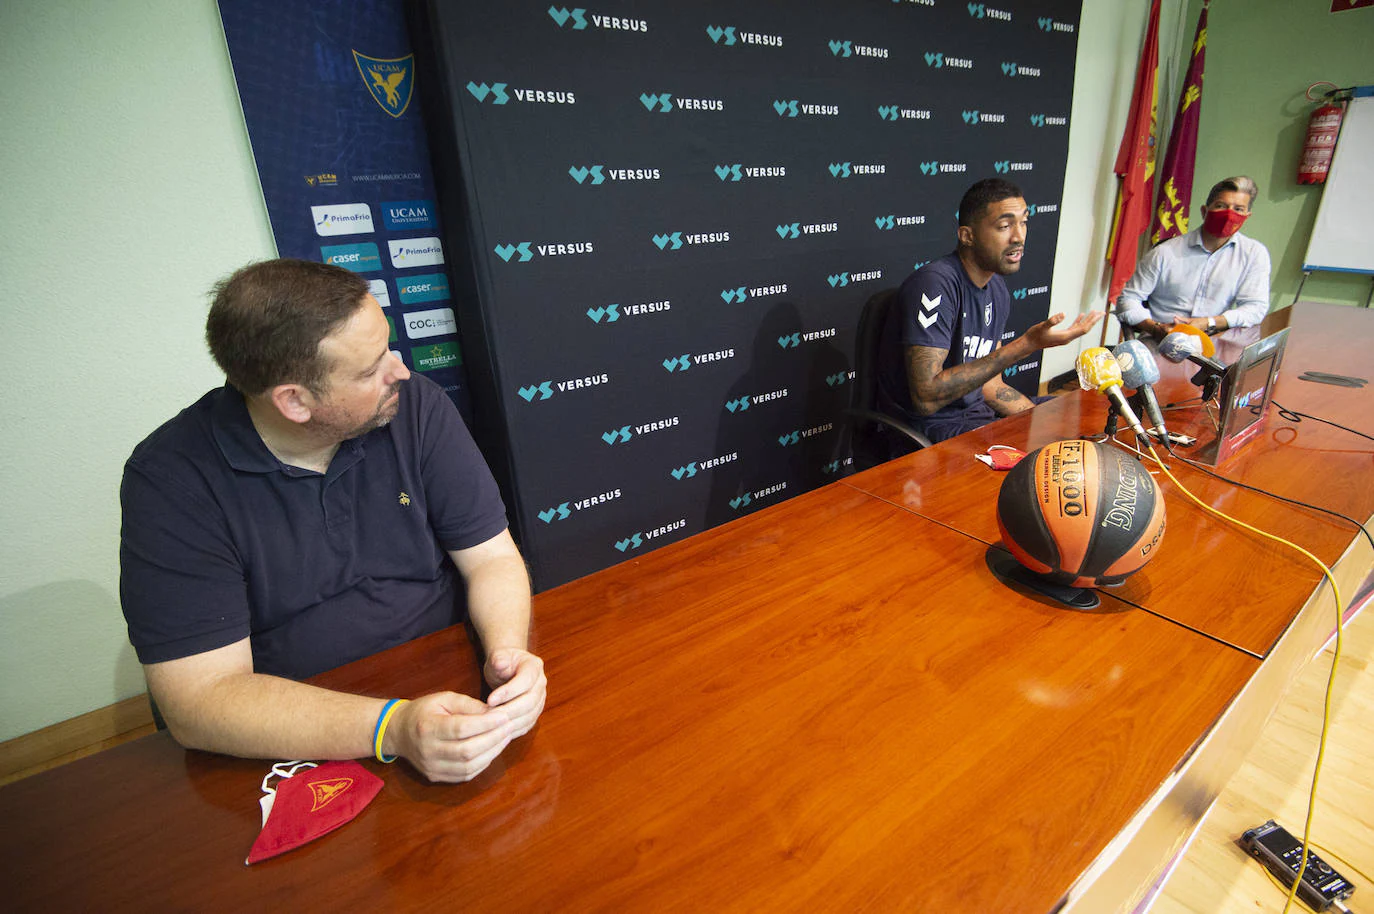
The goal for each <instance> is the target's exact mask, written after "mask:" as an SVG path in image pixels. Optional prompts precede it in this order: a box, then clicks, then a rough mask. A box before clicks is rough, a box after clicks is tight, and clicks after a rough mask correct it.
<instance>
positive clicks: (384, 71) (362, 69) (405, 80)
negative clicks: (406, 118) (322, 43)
mask: <svg viewBox="0 0 1374 914" xmlns="http://www.w3.org/2000/svg"><path fill="white" fill-rule="evenodd" d="M353 62H354V63H355V64H357V66H358V75H359V76H361V77H362V78H363V85H365V86H367V91H368V92H369V93H370V94H371V95H372V100H373V101H375V102H376V103H377V104H378V106H380V107H381V109H382V110H383V111H385V112H386V113H387V114H389V115H391V116H392V117H400V116H401V115H403V114H405V113H406V108H408V107H410V90H411V89H413V88H414V87H415V55H414V54H407V55H406V56H405V57H389V58H388V57H368V56H367V55H366V54H359V53H358V52H357V51H354V52H353Z"/></svg>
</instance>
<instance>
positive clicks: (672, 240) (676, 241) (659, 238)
mask: <svg viewBox="0 0 1374 914" xmlns="http://www.w3.org/2000/svg"><path fill="white" fill-rule="evenodd" d="M652 240H653V242H654V246H655V247H656V248H658V249H659V250H660V251H677V250H681V248H682V244H683V242H684V241H686V243H687V244H727V243H729V241H730V233H729V232H707V233H705V234H694V235H687V234H683V233H682V232H669V233H667V234H663V235H654V236H652Z"/></svg>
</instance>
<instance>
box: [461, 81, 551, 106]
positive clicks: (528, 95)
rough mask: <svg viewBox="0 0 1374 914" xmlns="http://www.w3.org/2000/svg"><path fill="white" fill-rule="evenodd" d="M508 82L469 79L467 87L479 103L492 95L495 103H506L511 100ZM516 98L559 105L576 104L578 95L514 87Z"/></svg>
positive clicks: (519, 100)
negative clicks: (489, 83)
mask: <svg viewBox="0 0 1374 914" xmlns="http://www.w3.org/2000/svg"><path fill="white" fill-rule="evenodd" d="M506 86H507V83H492V84H491V85H490V86H488V85H487V84H486V83H475V82H472V81H471V80H469V81H468V86H467V89H468V91H469V92H471V93H472V97H473V98H475V99H477V101H478V102H479V103H481V102H484V101H486V100H487V96H488V95H490V96H491V99H492V102H491V103H492V104H493V105H504V104H506V103H507V102H509V101H510V95H508V94H507V93H506ZM512 91H513V94H514V95H515V100H516V101H518V102H541V103H546V104H557V105H575V104H577V96H575V95H574V94H573V93H572V92H562V91H553V90H545V89H514V90H512Z"/></svg>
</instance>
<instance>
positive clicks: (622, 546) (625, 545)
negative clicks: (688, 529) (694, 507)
mask: <svg viewBox="0 0 1374 914" xmlns="http://www.w3.org/2000/svg"><path fill="white" fill-rule="evenodd" d="M685 526H687V519H686V518H679V519H677V520H675V521H673V522H672V523H671V524H664V525H663V526H661V527H655V528H654V529H653V530H650V531H649V532H648V533H645V534H644V535H643V536H641V535H640V534H638V533H635V534H632V535H630V536H628V537H626V538H625V539H623V540H616V542H615V544H614V545H615V548H616V549H617V551H620V552H625V551H626V550H628V549H638V548H639V547H640V546H642V545H644V543H645V541H646V540H651V539H656V538H658V537H660V536H662V535H663V534H665V533H672V532H673V531H674V530H681V529H682V528H683V527H685Z"/></svg>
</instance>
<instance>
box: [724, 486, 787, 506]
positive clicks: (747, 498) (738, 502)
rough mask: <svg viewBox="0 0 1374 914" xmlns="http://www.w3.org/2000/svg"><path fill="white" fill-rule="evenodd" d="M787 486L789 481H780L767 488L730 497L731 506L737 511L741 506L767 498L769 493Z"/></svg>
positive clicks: (774, 492)
mask: <svg viewBox="0 0 1374 914" xmlns="http://www.w3.org/2000/svg"><path fill="white" fill-rule="evenodd" d="M786 488H787V483H785V482H779V483H776V484H774V485H771V486H768V487H766V488H763V489H759V490H758V491H756V492H745V493H744V494H743V495H740V496H737V497H735V498H732V499H730V507H732V508H734V509H735V510H736V511H738V510H739V509H741V508H747V507H749V506H750V505H751V504H753V503H754V502H756V501H760V500H761V499H764V498H767V497H768V496H769V495H774V494H776V493H778V492H781V491H782V490H783V489H786Z"/></svg>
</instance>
